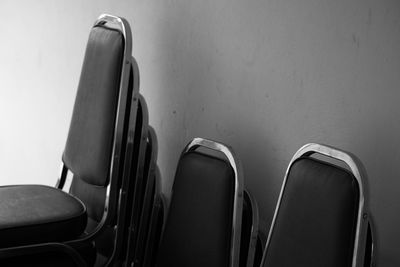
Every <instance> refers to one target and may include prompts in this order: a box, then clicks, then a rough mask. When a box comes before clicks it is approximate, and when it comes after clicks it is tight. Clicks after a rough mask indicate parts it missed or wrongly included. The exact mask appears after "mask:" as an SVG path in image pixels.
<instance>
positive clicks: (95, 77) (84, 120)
mask: <svg viewBox="0 0 400 267" xmlns="http://www.w3.org/2000/svg"><path fill="white" fill-rule="evenodd" d="M131 53H132V37H131V31H130V27H129V24H128V23H127V22H126V20H124V19H123V18H119V17H115V16H111V15H102V16H100V17H99V18H98V20H97V21H96V22H95V24H94V26H93V28H92V30H91V32H90V36H89V41H88V44H87V48H86V53H85V59H84V62H83V67H82V73H81V78H80V81H79V86H78V91H77V96H76V100H75V105H74V109H73V114H72V119H71V124H70V129H69V133H68V137H67V141H66V146H65V150H64V153H63V156H62V166H61V172H60V177H59V180H58V182H57V184H56V186H55V187H49V186H43V185H12V186H2V187H0V203H1V205H2V206H1V209H0V237H1V238H0V265H1V266H134V267H153V266H157V267H172V266H174V267H185V266H191V267H197V266H199V267H200V266H202V267H203V266H207V267H223V266H226V267H228V266H229V267H255V266H262V267H296V266H307V267H314V266H315V267H320V266H326V267H329V266H342V267H345V266H349V267H350V266H351V267H367V266H372V264H373V262H374V234H373V226H372V222H371V219H370V212H369V209H368V197H367V192H366V189H367V187H366V184H365V182H366V180H365V179H366V174H365V171H364V168H363V167H362V164H361V163H360V161H359V160H358V159H357V158H356V157H355V156H354V155H352V154H350V153H347V152H344V151H341V150H338V149H336V148H332V147H328V146H324V145H319V144H308V145H305V146H304V147H302V148H301V149H300V150H298V151H297V152H296V154H295V155H294V157H293V158H292V160H291V162H290V164H289V166H288V169H287V172H286V175H285V178H284V181H283V185H282V189H281V192H280V196H279V200H278V203H277V206H276V210H275V214H274V217H273V221H272V224H271V228H270V230H269V234H268V238H267V237H266V234H264V231H263V229H260V227H259V213H258V207H257V202H256V201H255V199H254V198H253V197H252V196H251V194H250V193H249V192H248V191H246V190H244V188H243V183H244V181H243V173H242V167H241V164H240V161H239V160H238V158H237V157H236V155H235V153H234V152H233V150H232V149H231V148H230V147H229V146H227V145H224V144H222V143H219V142H215V141H212V140H208V139H203V138H195V139H193V140H192V141H190V142H189V143H188V145H187V146H186V147H185V148H184V150H183V152H182V154H181V156H180V158H179V161H178V164H177V169H176V174H175V180H174V184H173V189H172V194H171V201H170V205H169V209H168V210H167V208H166V207H167V205H166V201H165V198H164V196H163V195H162V193H161V181H160V179H161V178H160V171H159V169H158V166H157V148H158V144H157V138H156V134H155V131H154V129H153V128H152V127H151V126H150V125H149V122H148V109H147V105H146V101H145V99H144V97H143V96H142V95H140V94H139V70H138V66H137V63H136V61H135V59H134V58H133V57H132V56H131ZM342 165H345V167H343V166H342Z"/></svg>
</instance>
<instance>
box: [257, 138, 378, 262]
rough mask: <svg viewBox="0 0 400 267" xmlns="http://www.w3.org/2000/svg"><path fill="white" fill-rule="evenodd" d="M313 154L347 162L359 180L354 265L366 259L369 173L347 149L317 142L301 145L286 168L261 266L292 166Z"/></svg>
mask: <svg viewBox="0 0 400 267" xmlns="http://www.w3.org/2000/svg"><path fill="white" fill-rule="evenodd" d="M312 154H319V155H322V156H326V157H328V158H332V159H334V160H338V161H341V162H342V163H345V164H346V165H347V166H348V168H349V169H350V171H351V172H352V174H353V175H354V177H355V178H356V180H357V182H358V186H359V192H360V196H359V203H358V214H357V226H356V234H355V239H354V249H353V258H352V267H361V266H363V264H364V262H363V259H364V251H365V246H366V240H365V239H366V238H365V236H366V231H367V226H368V223H369V210H368V205H367V204H368V203H367V199H368V198H366V197H365V196H366V191H365V190H366V186H365V184H366V182H367V175H366V171H365V168H364V166H363V165H362V163H361V161H360V160H359V159H358V158H357V157H356V156H355V155H353V154H352V153H350V152H345V151H342V150H339V149H337V148H334V147H330V146H327V145H321V144H316V143H310V144H306V145H304V146H303V147H301V148H300V149H299V150H298V151H297V152H296V153H295V154H294V156H293V158H292V159H291V161H290V163H289V166H288V168H287V170H286V174H285V178H284V180H283V184H282V187H281V191H280V194H279V199H278V204H277V205H276V209H275V213H274V217H273V220H272V224H271V227H270V230H269V234H268V239H267V244H266V248H265V251H264V255H263V259H262V262H261V266H262V265H263V264H264V262H265V257H266V255H267V251H268V247H269V245H270V242H271V236H272V234H273V231H274V226H275V221H276V218H277V216H278V213H279V207H280V205H281V201H282V196H283V194H284V191H285V187H286V182H287V177H288V174H289V170H290V168H291V167H292V165H293V163H294V161H295V160H296V159H298V158H300V157H309V156H311V155H312ZM372 246H373V245H372Z"/></svg>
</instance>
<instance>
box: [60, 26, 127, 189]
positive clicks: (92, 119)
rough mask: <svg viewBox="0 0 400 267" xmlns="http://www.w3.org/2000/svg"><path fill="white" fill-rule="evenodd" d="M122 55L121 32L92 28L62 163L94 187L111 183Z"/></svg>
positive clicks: (100, 27) (101, 27) (102, 27)
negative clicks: (109, 181) (110, 174)
mask: <svg viewBox="0 0 400 267" xmlns="http://www.w3.org/2000/svg"><path fill="white" fill-rule="evenodd" d="M123 54H124V39H123V36H122V34H121V33H120V32H119V31H117V30H113V29H109V28H106V27H104V26H97V27H94V28H93V29H92V31H91V33H90V36H89V41H88V44H87V47H86V53H85V58H84V62H83V67H82V72H81V78H80V81H79V86H78V92H77V95H76V99H75V105H74V109H73V113H72V120H71V124H70V128H69V133H68V139H67V143H66V147H65V151H64V155H63V160H64V163H65V164H66V165H67V167H68V169H70V170H71V171H72V172H73V173H74V175H75V177H79V178H80V179H82V180H83V181H84V182H85V183H87V184H91V185H95V186H106V185H107V183H108V174H109V169H110V161H111V156H112V155H111V154H112V144H113V137H114V129H115V118H116V111H117V105H118V94H119V87H120V76H121V66H122V59H123Z"/></svg>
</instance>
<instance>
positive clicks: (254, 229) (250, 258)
mask: <svg viewBox="0 0 400 267" xmlns="http://www.w3.org/2000/svg"><path fill="white" fill-rule="evenodd" d="M243 195H244V198H248V201H249V204H250V208H251V213H252V226H251V233H250V242H249V249H248V252H247V262H246V266H247V267H253V266H254V256H255V252H256V246H257V238H258V227H259V222H260V217H259V213H258V205H257V201H256V199H255V198H254V197H253V195H251V194H250V193H249V192H248V191H247V190H244V194H243ZM242 231H243V229H242ZM242 242H243V240H242Z"/></svg>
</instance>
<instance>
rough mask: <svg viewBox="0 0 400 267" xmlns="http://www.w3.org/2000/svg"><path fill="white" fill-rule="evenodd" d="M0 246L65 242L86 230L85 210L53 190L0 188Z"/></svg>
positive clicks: (64, 194)
mask: <svg viewBox="0 0 400 267" xmlns="http://www.w3.org/2000/svg"><path fill="white" fill-rule="evenodd" d="M0 209H1V216H0V236H1V238H0V247H10V246H17V245H27V244H32V243H41V242H50V241H65V240H69V239H71V238H77V237H78V236H79V235H80V234H81V233H82V232H83V230H84V229H85V227H86V219H87V216H86V208H85V206H84V205H83V203H82V202H81V201H80V200H78V199H77V198H75V197H73V196H71V195H69V194H67V193H65V192H63V191H61V190H58V189H56V188H54V187H49V186H43V185H15V186H2V187H0Z"/></svg>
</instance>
